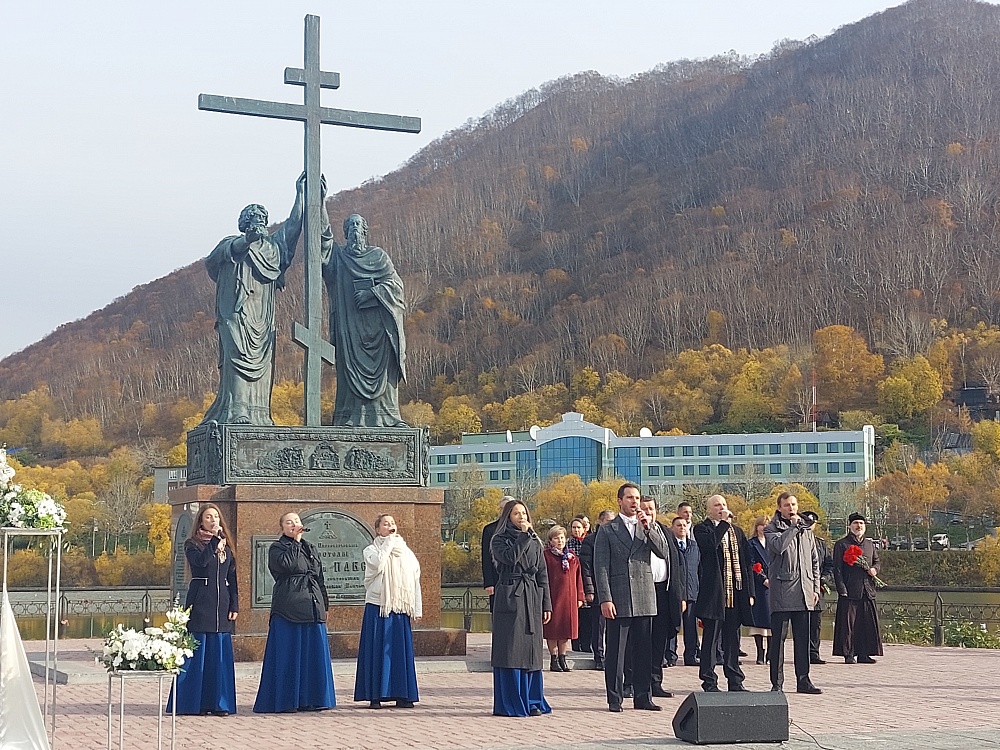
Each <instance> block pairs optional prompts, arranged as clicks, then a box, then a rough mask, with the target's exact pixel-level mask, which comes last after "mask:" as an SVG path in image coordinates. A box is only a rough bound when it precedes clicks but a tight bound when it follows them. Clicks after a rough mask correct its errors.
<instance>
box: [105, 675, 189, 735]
mask: <svg viewBox="0 0 1000 750" xmlns="http://www.w3.org/2000/svg"><path fill="white" fill-rule="evenodd" d="M116 679H117V680H118V750H124V748H125V683H126V682H128V681H129V680H156V750H161V746H162V743H163V683H164V681H166V682H168V683H169V684H170V689H171V690H172V691H173V695H174V703H173V710H172V711H171V715H170V750H175V747H176V742H177V672H176V671H173V672H168V671H165V670H157V671H141V670H134V671H133V670H126V671H123V672H108V750H111V737H112V736H113V733H112V731H111V730H112V722H111V717H112V713H113V712H112V709H113V708H114V702H113V701H112V699H111V696H112V690H111V687H112V684H113V683H114V681H115V680H116ZM168 694H169V693H168Z"/></svg>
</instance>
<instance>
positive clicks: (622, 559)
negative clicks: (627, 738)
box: [594, 482, 668, 712]
mask: <svg viewBox="0 0 1000 750" xmlns="http://www.w3.org/2000/svg"><path fill="white" fill-rule="evenodd" d="M640 498H641V495H640V492H639V488H638V487H637V486H636V485H634V484H632V483H631V482H626V483H625V484H623V485H622V486H621V487H619V488H618V510H619V514H618V517H617V518H615V519H613V520H611V521H609V522H608V523H607V524H605V525H604V526H602V527H601V528H600V529H598V531H597V538H596V539H595V540H594V582H595V584H596V585H597V599H598V601H599V602H600V604H601V610H602V612H603V614H604V617H605V618H606V619H607V621H608V649H607V665H606V668H605V670H604V685H605V688H606V689H607V695H608V709H609V710H611V711H615V712H619V711H621V710H622V699H623V698H624V693H623V690H624V661H625V647H626V644H627V643H628V640H629V638H634V639H635V643H634V644H633V649H632V682H633V686H634V690H635V694H634V697H633V705H634V706H635V708H637V709H643V710H646V711H659V710H660V707H659V706H657V705H656V704H655V703H653V701H652V695H651V692H652V684H651V677H652V674H651V671H650V668H649V665H650V663H651V660H652V658H653V655H652V637H653V634H652V625H653V623H652V621H653V616H654V615H655V614H656V589H655V587H654V585H653V571H652V568H651V567H650V562H649V561H650V556H651V555H656V556H657V557H659V558H660V559H661V560H662V559H664V558H665V557H666V556H667V554H668V549H667V540H666V538H665V537H664V536H663V531H662V530H661V529H660V527H659V526H658V525H657V524H656V522H655V519H653V518H650V517H649V515H648V514H646V513H645V512H644V511H643V510H642V509H641V508H640V507H639V500H640ZM660 658H661V659H662V658H663V652H662V651H661V652H660Z"/></svg>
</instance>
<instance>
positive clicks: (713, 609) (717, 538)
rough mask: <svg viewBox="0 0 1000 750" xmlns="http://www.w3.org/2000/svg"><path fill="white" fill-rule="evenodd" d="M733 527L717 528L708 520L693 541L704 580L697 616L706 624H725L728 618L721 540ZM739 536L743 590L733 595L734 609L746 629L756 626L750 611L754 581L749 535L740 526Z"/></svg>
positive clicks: (700, 525)
mask: <svg viewBox="0 0 1000 750" xmlns="http://www.w3.org/2000/svg"><path fill="white" fill-rule="evenodd" d="M730 526H731V524H730V523H729V522H728V521H721V522H720V523H719V524H718V525H715V524H713V523H712V521H711V519H708V518H706V519H705V520H704V521H702V522H701V523H698V524H695V527H694V538H695V541H697V542H698V549H699V551H700V552H701V578H700V582H699V586H700V590H699V591H698V599H697V601H696V602H695V604H694V613H695V614H696V615H697V616H698V617H701V618H704V619H707V620H723V619H725V617H726V587H725V582H724V581H723V577H722V565H723V556H722V540H723V539H725V536H726V532H727V531H728V530H729V528H730ZM732 529H733V531H734V532H736V547H737V549H738V551H739V557H740V573H741V577H742V578H743V588H742V589H739V590H738V591H736V592H734V593H735V596H734V605H735V608H736V609H738V610H739V611H740V622H741V623H742V624H743V625H750V626H752V625H753V614H752V612H751V611H750V599H751V598H752V597H753V596H754V591H755V588H754V577H753V574H752V572H751V571H750V547H749V545H748V544H747V537H746V534H744V533H743V529H741V528H740V527H739V526H732Z"/></svg>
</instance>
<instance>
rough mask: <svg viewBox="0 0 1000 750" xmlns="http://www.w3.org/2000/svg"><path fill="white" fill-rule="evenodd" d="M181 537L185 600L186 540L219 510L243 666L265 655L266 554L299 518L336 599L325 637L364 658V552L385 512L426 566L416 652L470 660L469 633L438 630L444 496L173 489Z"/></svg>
mask: <svg viewBox="0 0 1000 750" xmlns="http://www.w3.org/2000/svg"><path fill="white" fill-rule="evenodd" d="M168 502H169V503H170V505H171V506H172V529H173V532H174V533H173V539H174V548H173V549H174V559H173V566H174V568H173V582H172V587H173V589H174V594H175V595H178V594H179V595H180V597H181V601H182V602H183V601H184V597H185V595H186V593H187V581H188V578H189V577H190V570H189V568H188V566H187V564H186V561H185V558H184V540H185V539H187V538H188V536H190V533H191V527H192V525H193V522H194V517H195V515H196V514H197V512H198V507H199V505H200V504H202V503H209V502H210V503H214V504H216V505H218V506H219V508H220V509H221V511H222V515H223V517H224V518H225V519H226V523H227V524H228V525H229V529H230V531H231V533H232V534H233V537H234V539H235V542H234V544H233V545H232V549H233V552H234V554H235V555H236V570H237V582H238V586H239V602H240V613H239V617H238V619H237V620H236V634H235V637H234V639H233V646H234V650H235V651H236V658H237V660H238V661H259V660H260V659H261V658H263V653H264V642H265V640H266V638H267V628H268V621H269V619H270V590H271V585H272V584H273V581H272V579H271V576H270V573H269V572H268V570H267V550H268V548H269V547H270V544H271V542H272V541H274V540H275V539H277V538H278V536H279V535H280V533H281V532H280V529H279V519H280V517H281V516H282V515H283V514H284V513H288V512H290V511H293V512H295V513H298V514H299V516H300V518H301V519H302V523H303V525H304V526H307V527H309V528H310V531H309V532H308V533H306V534H304V537H305V538H306V539H308V540H309V541H310V542H312V543H313V544H315V545H316V546H317V547H318V549H319V553H320V555H321V556H322V559H323V567H324V575H325V578H326V583H327V589H328V590H329V593H330V609H329V611H328V613H327V630H328V631H329V633H330V645H331V652H332V653H333V655H334V656H335V657H347V656H353V655H355V654H357V639H358V634H359V632H360V630H361V620H362V617H363V614H364V586H363V581H364V561H363V559H362V557H361V551H362V550H363V549H364V547H365V546H367V545H368V544H369V543H370V542H371V540H372V538H374V535H375V531H374V523H375V519H376V517H377V516H378V515H379V514H381V513H389V514H391V515H392V516H393V518H395V519H396V524H397V526H398V528H399V533H400V534H401V535H402V537H403V538H404V539H405V540H406V543H407V545H409V547H410V549H412V550H413V553H414V554H415V555H416V556H417V559H418V560H419V561H420V569H421V573H420V585H421V594H422V596H423V617H422V618H421V620H420V621H419V622H418V623H415V628H414V631H413V636H414V648H415V649H416V653H417V654H418V655H421V656H453V655H461V654H464V653H465V643H466V631H464V630H455V629H451V628H442V627H441V532H440V529H441V507H442V504H443V502H444V491H443V490H438V489H430V488H427V487H372V486H365V487H337V486H334V487H330V486H327V487H320V486H313V485H248V484H236V485H226V486H219V485H206V484H202V485H196V486H193V487H181V488H179V489H176V490H172V491H171V492H170V496H169V500H168Z"/></svg>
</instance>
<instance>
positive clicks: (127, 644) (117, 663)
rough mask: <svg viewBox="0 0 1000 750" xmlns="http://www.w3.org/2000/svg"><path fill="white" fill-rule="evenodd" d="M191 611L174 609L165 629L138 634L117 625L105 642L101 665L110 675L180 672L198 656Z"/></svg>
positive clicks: (168, 615) (168, 613)
mask: <svg viewBox="0 0 1000 750" xmlns="http://www.w3.org/2000/svg"><path fill="white" fill-rule="evenodd" d="M190 619H191V608H190V607H188V608H187V609H180V608H179V607H174V608H173V609H171V610H169V611H168V612H167V621H166V623H164V625H163V627H162V628H146V629H145V630H143V631H141V632H140V631H137V630H136V629H135V628H128V629H126V628H125V627H124V626H122V625H116V626H115V628H114V630H112V631H111V632H110V633H108V637H107V638H106V639H105V641H104V656H103V657H101V662H103V664H104V666H105V667H106V668H107V670H108V671H109V672H125V671H149V672H164V671H165V672H179V671H180V670H181V667H182V666H184V661H185V660H186V659H190V658H191V657H192V656H194V650H195V649H196V648H198V641H196V640H195V638H194V636H192V635H191V634H190V633H188V630H187V623H188V620H190Z"/></svg>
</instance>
